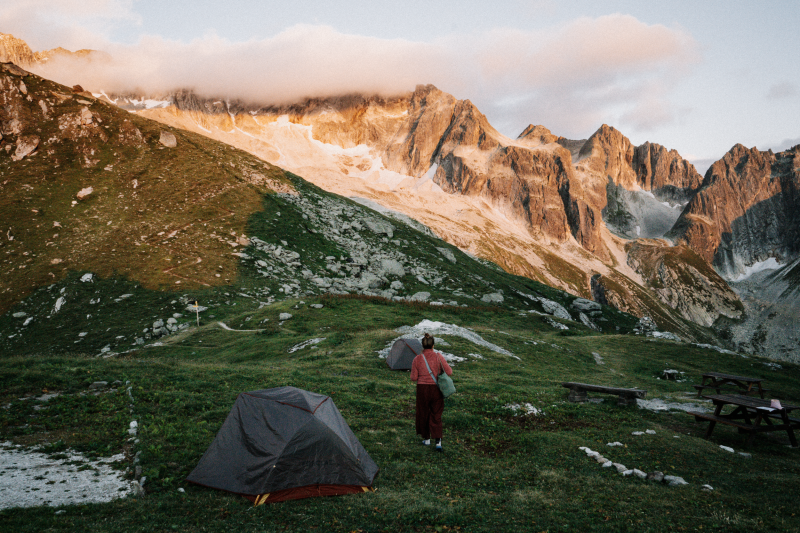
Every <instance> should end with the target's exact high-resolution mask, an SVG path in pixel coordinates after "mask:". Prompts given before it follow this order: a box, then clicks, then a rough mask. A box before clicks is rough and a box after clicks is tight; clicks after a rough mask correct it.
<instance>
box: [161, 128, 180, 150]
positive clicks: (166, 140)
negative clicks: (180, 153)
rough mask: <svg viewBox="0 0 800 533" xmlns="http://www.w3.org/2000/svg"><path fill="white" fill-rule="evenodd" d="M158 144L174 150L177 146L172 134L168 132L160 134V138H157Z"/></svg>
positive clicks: (176, 140)
mask: <svg viewBox="0 0 800 533" xmlns="http://www.w3.org/2000/svg"><path fill="white" fill-rule="evenodd" d="M158 142H160V143H161V144H163V145H164V146H166V147H167V148H175V147H176V146H178V139H176V138H175V135H174V134H172V133H170V132H168V131H162V132H161V136H160V137H159V138H158Z"/></svg>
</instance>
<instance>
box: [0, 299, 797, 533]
mask: <svg viewBox="0 0 800 533" xmlns="http://www.w3.org/2000/svg"><path fill="white" fill-rule="evenodd" d="M236 303H238V304H239V305H237V306H236V307H228V308H227V309H228V311H227V312H226V314H225V316H224V319H225V320H226V324H228V325H229V326H230V327H232V328H234V329H240V330H253V331H228V330H225V329H223V328H222V327H220V326H219V324H218V323H217V322H216V320H219V319H220V318H219V317H216V316H215V317H214V318H211V317H210V315H208V313H214V312H219V311H216V310H213V309H212V310H210V311H207V312H206V314H204V315H201V316H202V320H201V325H200V327H197V326H192V327H190V328H187V329H184V330H183V331H181V332H179V333H177V334H175V335H171V336H169V337H165V338H163V339H162V345H161V346H155V347H149V348H142V349H137V350H135V351H130V352H128V353H124V354H120V355H117V356H114V357H110V358H103V357H97V356H96V353H94V352H93V353H91V354H82V353H60V354H41V355H26V356H24V357H23V356H19V355H13V354H4V355H0V406H2V407H4V408H3V409H0V441H11V442H13V443H15V444H23V445H27V446H34V445H38V446H42V447H43V449H44V450H46V451H48V452H49V453H52V454H59V453H61V452H63V451H64V450H65V449H67V448H72V449H75V450H78V451H81V452H83V453H84V454H86V455H88V456H97V457H106V456H111V455H113V454H116V453H119V452H120V451H121V450H125V451H126V455H127V456H128V457H129V460H128V461H126V462H123V463H119V465H118V466H119V468H120V469H124V470H126V471H127V472H128V474H127V475H128V476H130V477H131V479H132V477H133V472H132V457H133V455H134V454H135V453H136V452H141V455H140V459H141V466H142V474H143V475H144V476H146V477H147V481H146V483H145V489H146V492H147V493H146V495H144V496H141V497H130V498H127V499H121V500H116V501H114V502H112V503H108V504H93V505H79V506H69V507H62V508H61V509H63V510H64V511H65V512H64V513H62V514H58V515H57V514H55V512H56V511H57V510H58V509H56V508H52V507H41V508H27V509H8V510H4V511H0V530H2V531H15V532H25V531H36V532H37V533H39V532H43V531H131V532H132V531H187V532H190V531H191V532H194V531H237V532H240V531H241V532H244V531H259V532H261V531H320V532H322V531H342V532H352V531H363V532H367V531H392V532H394V531H464V532H496V531H513V530H518V531H637V532H638V531H672V530H674V531H795V530H800V519H799V518H798V517H797V516H796V514H797V513H798V512H800V511H799V510H798V508H797V496H796V495H797V494H798V492H800V450H798V449H791V448H789V447H787V445H788V439H787V437H786V435H785V434H772V435H758V436H757V437H756V439H755V442H754V444H753V446H752V447H751V448H750V449H746V448H745V446H744V442H745V436H743V435H739V434H738V433H736V431H735V429H734V428H731V427H729V426H718V427H717V428H716V430H715V432H714V435H713V437H712V439H711V440H710V441H706V440H704V439H703V438H702V437H703V434H704V432H705V428H706V426H705V424H699V423H696V422H695V421H694V419H693V417H691V416H689V415H687V414H686V413H684V412H682V411H672V412H669V413H667V412H659V413H656V412H651V411H647V410H644V409H640V408H637V407H619V406H617V405H616V397H614V396H609V395H599V394H591V393H590V398H596V399H599V398H603V400H604V401H602V402H600V403H593V402H589V403H586V404H573V403H570V402H568V401H567V398H566V397H567V390H566V389H564V388H563V387H561V386H560V382H561V381H584V382H589V383H596V384H605V385H611V386H621V387H638V388H643V389H646V390H647V391H648V394H647V397H648V399H651V398H661V399H664V400H665V401H678V402H680V401H683V400H686V399H687V398H689V397H690V394H689V393H691V392H693V389H692V387H691V385H692V384H693V383H699V382H700V374H701V373H702V372H703V371H706V370H717V371H724V372H729V373H734V374H742V375H750V376H758V377H763V378H764V379H765V386H766V387H768V388H770V389H772V393H771V394H772V396H774V397H777V398H781V399H782V400H784V401H788V402H793V403H797V402H798V401H800V387H798V382H799V380H798V378H800V368H798V367H797V366H792V365H788V364H787V365H783V367H782V368H781V369H772V368H771V367H769V366H767V365H765V364H764V363H765V362H766V360H762V359H759V358H756V357H749V358H744V357H740V356H736V355H728V354H721V353H718V352H716V351H713V350H709V349H703V348H699V347H696V346H692V345H688V344H679V343H673V342H666V341H655V340H653V339H648V338H643V337H637V336H633V335H600V334H597V333H595V332H592V331H589V330H584V329H580V327H579V326H576V325H575V326H573V327H572V328H571V329H570V330H569V331H565V332H561V331H558V330H554V328H553V327H552V326H551V325H549V324H548V323H547V322H546V321H545V320H544V319H543V318H542V317H540V316H538V315H535V314H528V313H521V312H519V311H514V310H503V309H498V308H480V307H457V308H456V307H446V306H444V307H437V306H429V305H427V304H423V303H407V302H391V301H387V300H384V299H381V298H368V297H347V296H344V297H342V296H338V297H337V296H322V297H308V298H307V299H305V300H304V301H300V300H296V299H295V300H288V301H284V302H281V303H276V304H274V305H270V306H266V307H261V308H260V309H259V308H258V305H257V302H254V301H252V300H248V299H244V298H242V299H240V300H237V302H236ZM315 303H321V304H323V305H324V307H323V308H322V309H313V308H310V307H309V306H310V305H311V304H315ZM281 312H289V313H291V314H292V315H293V317H292V318H291V319H290V320H287V321H285V322H283V323H279V321H278V314H279V313H281ZM423 319H429V320H433V321H441V322H445V323H448V324H455V325H458V326H462V327H467V328H471V329H472V330H473V331H474V332H475V333H477V334H479V335H480V336H481V337H483V338H484V339H485V340H486V341H488V342H490V343H493V344H496V345H498V346H501V347H502V348H505V349H506V350H509V351H510V352H512V353H513V354H514V355H515V356H516V357H518V358H519V359H516V358H514V357H509V356H507V355H501V354H498V353H495V352H493V351H491V350H489V349H488V348H486V347H484V346H479V345H476V344H473V343H472V342H470V341H468V340H466V339H464V338H461V337H456V336H443V337H442V338H443V339H444V340H445V341H446V342H447V343H448V344H449V345H448V346H437V348H438V349H441V350H443V351H446V352H449V353H452V354H454V355H457V356H460V357H465V358H467V361H465V362H459V363H456V364H455V366H454V370H455V374H454V379H455V383H456V387H457V388H458V393H457V394H456V395H455V396H454V397H452V398H451V399H449V400H447V404H446V408H445V412H444V426H445V435H444V446H445V453H444V454H435V453H433V452H432V450H431V449H430V448H425V447H422V446H421V445H420V444H419V439H418V438H417V436H416V435H415V432H414V385H413V384H412V382H411V381H410V380H409V375H408V373H407V372H393V371H390V370H389V369H388V367H387V366H386V364H385V363H384V361H383V360H381V359H380V358H379V356H378V354H377V353H376V352H377V351H379V350H381V349H383V348H384V347H386V346H387V344H388V343H389V342H390V341H391V340H392V339H394V338H396V337H398V336H399V334H398V333H397V332H395V331H394V329H395V328H398V327H401V326H413V325H415V324H418V323H419V322H420V321H422V320H423ZM321 337H324V338H325V340H324V341H322V342H320V343H319V344H317V345H316V347H315V348H313V349H312V348H305V349H301V350H297V351H295V352H293V353H289V349H290V348H292V347H293V346H296V345H297V344H299V343H300V342H303V341H305V340H308V339H312V338H321ZM592 352H596V353H597V354H599V355H600V356H601V357H602V358H603V362H604V364H602V365H600V364H598V363H597V362H596V361H595V357H594V356H593V355H592ZM475 353H477V354H480V355H481V356H482V359H478V358H476V357H474V356H470V355H469V354H475ZM667 368H672V369H675V370H678V371H681V372H685V374H684V377H685V381H683V382H674V381H665V380H660V379H657V378H658V377H660V376H661V373H662V371H663V370H664V369H667ZM100 380H102V381H108V382H109V383H113V382H115V381H120V382H122V383H123V384H124V383H126V382H128V381H129V382H130V386H131V387H132V389H131V392H132V394H133V397H134V398H135V404H134V410H133V413H130V412H129V400H128V397H127V392H126V390H125V386H124V385H123V386H117V387H115V390H114V391H113V392H107V393H105V394H100V395H96V396H95V395H83V396H81V395H80V394H79V393H80V392H83V391H86V390H87V388H88V386H89V385H90V384H91V383H92V382H94V381H100ZM283 385H292V386H295V387H300V388H304V389H307V390H311V391H314V392H318V393H323V394H328V395H330V396H331V397H332V398H333V400H334V401H335V402H336V405H337V407H338V408H339V410H340V411H341V412H342V414H343V416H344V417H345V419H346V420H347V422H348V423H349V425H350V427H351V428H352V429H353V431H354V432H355V434H356V436H357V437H358V438H359V440H360V441H361V443H362V444H363V445H364V447H365V448H366V450H367V451H368V452H369V454H370V456H371V457H372V458H373V460H374V461H375V462H376V463H377V464H378V466H379V467H380V469H381V470H380V473H379V475H378V477H377V478H376V480H375V484H374V486H375V488H376V489H377V490H376V492H374V493H367V494H360V495H354V496H339V497H329V498H311V499H305V500H296V501H290V502H284V503H278V504H268V505H262V506H259V507H253V506H252V504H250V502H248V501H247V500H245V499H244V498H241V497H239V496H235V495H232V494H228V493H225V492H220V491H215V490H211V489H206V488H201V487H197V486H193V485H190V484H187V483H186V482H185V481H184V478H185V477H186V475H187V474H188V473H189V472H190V471H191V470H192V469H193V468H194V466H195V465H196V464H197V462H198V460H199V458H200V457H201V456H202V454H203V453H204V451H205V449H206V448H207V446H208V445H209V444H210V443H211V441H212V440H213V438H214V436H215V434H216V431H217V430H218V429H219V427H220V425H221V424H222V422H223V420H224V419H225V417H226V416H227V414H228V412H229V410H230V407H231V406H232V404H233V402H234V400H235V398H236V396H237V394H239V393H240V392H244V391H250V390H257V389H265V388H270V387H277V386H283ZM43 391H47V392H51V393H52V392H59V393H61V395H60V396H58V397H55V398H52V399H50V400H49V401H48V402H46V403H45V402H40V401H37V400H34V399H28V400H25V401H20V398H23V397H29V396H39V395H41V394H42V393H43ZM522 403H530V404H532V405H533V406H534V407H536V408H537V409H538V410H541V411H542V412H540V413H538V414H536V415H534V414H527V415H522V414H520V413H519V412H517V413H515V412H514V411H513V410H512V409H510V408H508V407H507V406H508V405H510V404H522ZM37 407H38V409H37ZM132 419H135V420H137V421H138V423H139V434H138V437H139V439H140V442H139V443H138V444H134V443H132V442H130V441H129V435H128V433H127V429H128V422H129V421H130V420H132ZM645 430H653V431H655V434H644V435H640V436H634V435H632V434H631V433H632V432H634V431H645ZM614 441H619V442H622V443H623V444H624V446H623V447H614V448H611V447H608V446H607V445H606V444H607V443H609V442H614ZM720 445H725V446H729V447H732V448H734V449H735V450H736V452H740V451H743V452H748V453H750V454H751V457H745V456H743V455H741V454H739V453H729V452H727V451H724V450H722V449H721V448H720V447H719V446H720ZM580 446H588V447H590V448H592V449H593V450H596V451H599V452H601V453H602V454H603V455H605V456H606V457H607V458H609V459H611V460H613V461H614V462H619V463H622V464H625V465H626V466H627V467H628V468H638V469H640V470H643V471H645V472H651V471H655V470H659V471H662V472H664V473H665V474H671V475H676V476H681V477H683V478H684V479H685V480H686V481H687V482H688V483H689V485H687V486H681V487H667V486H666V485H664V484H660V483H655V482H652V481H645V480H641V479H638V478H634V477H633V476H630V477H624V476H622V475H620V474H618V473H616V471H614V470H613V469H608V468H605V469H604V468H602V467H601V466H600V465H599V464H597V463H596V462H595V461H594V460H592V459H590V458H588V457H587V456H586V455H585V453H584V452H582V451H581V450H579V449H578V448H579V447H580ZM704 484H709V485H711V486H712V487H713V491H704V490H703V489H702V485H704ZM179 488H183V489H185V492H179V491H178V489H179Z"/></svg>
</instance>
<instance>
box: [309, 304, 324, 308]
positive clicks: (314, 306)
mask: <svg viewBox="0 0 800 533" xmlns="http://www.w3.org/2000/svg"><path fill="white" fill-rule="evenodd" d="M309 307H311V308H313V309H322V308H323V307H325V306H324V305H322V304H311V305H310V306H309Z"/></svg>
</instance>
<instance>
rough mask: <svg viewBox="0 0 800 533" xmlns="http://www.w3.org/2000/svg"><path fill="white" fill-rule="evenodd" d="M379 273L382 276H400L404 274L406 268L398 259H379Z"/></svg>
mask: <svg viewBox="0 0 800 533" xmlns="http://www.w3.org/2000/svg"><path fill="white" fill-rule="evenodd" d="M381 275H383V276H397V277H398V278H402V277H403V276H405V275H406V270H405V269H404V268H403V265H402V264H401V263H400V261H395V260H394V259H381Z"/></svg>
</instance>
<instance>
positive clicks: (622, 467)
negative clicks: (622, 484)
mask: <svg viewBox="0 0 800 533" xmlns="http://www.w3.org/2000/svg"><path fill="white" fill-rule="evenodd" d="M612 466H613V467H614V468H616V469H617V472H619V473H620V474H621V473H623V472H625V471H626V470H628V468H627V467H626V466H625V465H623V464H620V463H612Z"/></svg>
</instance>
